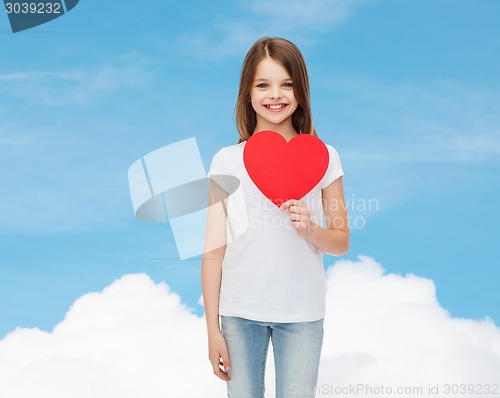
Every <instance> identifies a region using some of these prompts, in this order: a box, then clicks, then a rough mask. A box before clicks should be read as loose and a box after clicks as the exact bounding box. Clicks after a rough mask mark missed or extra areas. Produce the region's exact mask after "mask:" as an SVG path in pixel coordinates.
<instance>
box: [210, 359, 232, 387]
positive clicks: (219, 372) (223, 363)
mask: <svg viewBox="0 0 500 398" xmlns="http://www.w3.org/2000/svg"><path fill="white" fill-rule="evenodd" d="M221 357H222V360H221ZM210 362H211V363H212V368H213V370H214V375H216V376H217V377H218V378H219V379H221V380H224V381H230V380H231V377H230V376H229V373H228V372H229V370H230V368H231V366H230V361H229V356H228V355H227V352H223V353H222V354H221V356H219V357H218V358H213V359H210ZM221 367H222V368H224V369H222V368H221Z"/></svg>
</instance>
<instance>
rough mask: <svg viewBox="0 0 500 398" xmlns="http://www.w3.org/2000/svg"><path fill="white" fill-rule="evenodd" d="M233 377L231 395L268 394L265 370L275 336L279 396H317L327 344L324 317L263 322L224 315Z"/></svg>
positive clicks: (260, 396) (236, 397)
mask: <svg viewBox="0 0 500 398" xmlns="http://www.w3.org/2000/svg"><path fill="white" fill-rule="evenodd" d="M221 331H222V335H223V336H224V338H225V340H226V344H227V349H228V354H229V360H230V361H231V368H230V370H229V372H228V374H229V376H230V377H231V380H230V381H228V382H227V396H228V397H229V398H264V391H265V385H264V379H265V377H264V372H265V367H266V359H267V350H268V347H269V339H271V342H272V345H273V352H274V365H275V374H276V398H292V397H293V398H302V397H308V398H312V397H314V395H315V394H314V392H315V387H316V383H317V381H318V368H319V361H320V355H321V347H322V344H323V319H320V320H318V321H311V322H292V323H279V322H260V321H253V320H249V319H245V318H240V317H233V316H224V315H221Z"/></svg>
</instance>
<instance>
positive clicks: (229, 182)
mask: <svg viewBox="0 0 500 398" xmlns="http://www.w3.org/2000/svg"><path fill="white" fill-rule="evenodd" d="M224 149H225V148H222V149H221V150H220V151H219V152H217V153H216V154H215V155H214V157H213V158H212V163H211V164H210V169H209V170H208V174H207V176H208V177H209V178H210V179H211V180H213V181H215V182H216V183H217V184H218V185H219V186H220V187H221V188H222V189H223V190H224V191H226V192H228V193H232V192H234V190H235V189H236V187H237V184H236V187H235V181H234V180H235V178H232V177H231V173H229V172H228V167H227V164H226V163H227V159H226V158H227V156H226V154H227V152H226V151H225V150H224Z"/></svg>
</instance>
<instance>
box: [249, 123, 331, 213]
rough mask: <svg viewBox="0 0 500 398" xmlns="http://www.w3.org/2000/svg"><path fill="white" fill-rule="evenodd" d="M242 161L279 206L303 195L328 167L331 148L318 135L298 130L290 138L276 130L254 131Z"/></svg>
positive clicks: (262, 190) (261, 189)
mask: <svg viewBox="0 0 500 398" xmlns="http://www.w3.org/2000/svg"><path fill="white" fill-rule="evenodd" d="M243 162H244V164H245V168H246V170H247V172H248V175H249V176H250V178H251V180H252V181H253V182H254V184H255V185H256V186H257V188H258V189H259V190H260V191H261V192H262V193H263V194H264V196H266V197H267V198H268V199H269V200H270V201H271V202H273V203H274V204H275V205H276V206H277V207H280V206H281V205H282V204H283V203H284V202H286V201H287V200H290V199H298V200H300V199H302V198H303V197H304V196H305V195H307V194H308V193H309V192H310V191H311V190H312V189H313V188H314V187H315V186H316V185H317V184H318V182H320V181H321V179H322V178H323V176H324V175H325V173H326V170H327V169H328V163H329V154H328V148H327V147H326V145H325V144H324V143H323V141H321V140H320V139H319V138H318V137H316V136H314V135H311V134H299V135H297V136H295V137H293V138H292V139H291V140H290V141H289V142H287V141H286V139H285V138H284V137H283V136H282V135H281V134H279V133H277V132H276V131H271V130H264V131H259V132H258V133H254V134H253V135H252V136H251V137H250V138H249V139H248V140H247V142H246V144H245V148H244V150H243Z"/></svg>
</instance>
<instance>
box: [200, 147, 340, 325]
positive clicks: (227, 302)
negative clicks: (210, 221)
mask: <svg viewBox="0 0 500 398" xmlns="http://www.w3.org/2000/svg"><path fill="white" fill-rule="evenodd" d="M245 144H246V141H244V142H241V143H239V144H237V145H232V146H227V147H224V148H222V149H221V150H220V151H219V152H217V153H216V154H215V156H214V157H213V159H212V163H211V165H210V170H209V172H208V176H210V177H212V176H214V175H230V176H234V177H236V178H238V179H239V181H240V188H241V189H242V192H243V195H230V196H229V205H228V227H231V228H232V229H233V230H240V231H241V230H242V228H243V230H244V232H243V233H242V234H240V235H239V236H238V237H237V238H236V239H234V240H232V241H230V242H228V243H227V246H226V252H225V255H224V259H223V261H222V282H221V291H220V299H219V314H220V315H226V316H238V317H242V318H247V319H252V320H256V321H265V322H307V321H315V320H319V319H321V318H323V317H324V316H325V295H326V280H325V272H324V266H323V252H322V251H320V250H319V249H318V248H317V247H316V246H315V245H313V244H312V243H310V242H309V241H308V240H307V239H305V238H303V237H301V236H299V235H298V233H297V231H296V230H295V228H294V227H293V226H292V224H291V220H290V217H289V214H288V211H286V210H279V209H278V207H276V205H274V204H273V203H272V202H271V201H270V200H269V199H268V198H266V197H265V196H264V195H263V194H262V193H261V192H260V191H259V189H258V188H257V186H256V185H255V184H254V182H253V181H252V180H251V179H250V176H249V175H248V173H247V171H246V168H245V165H244V163H243V149H244V147H245ZM326 146H327V148H328V152H329V165H328V169H327V172H326V174H325V175H324V177H323V178H322V180H321V181H320V182H319V183H318V184H317V185H316V187H314V189H313V190H312V191H310V192H309V193H308V194H307V195H306V196H304V197H303V198H302V199H300V200H301V201H302V202H305V203H306V204H307V208H308V210H309V213H310V215H311V219H312V221H313V222H315V223H317V224H320V225H323V208H322V202H321V189H324V188H326V187H327V186H328V185H330V183H332V182H333V181H334V180H335V179H337V178H338V177H340V176H342V175H343V174H344V172H343V170H342V165H341V162H340V157H339V155H338V153H337V151H336V150H335V149H334V148H333V147H332V146H331V145H326ZM214 180H216V179H215V178H214ZM216 181H217V182H218V183H219V185H221V186H222V188H224V189H225V190H226V191H228V192H231V191H234V189H232V188H230V187H224V186H223V185H224V181H222V182H220V180H216ZM233 181H234V179H233ZM297 199H298V198H297ZM235 201H238V202H239V203H234V202H235ZM231 202H233V203H231ZM235 212H238V213H240V214H235ZM242 213H246V214H242ZM229 224H231V225H229ZM236 224H239V225H236Z"/></svg>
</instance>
